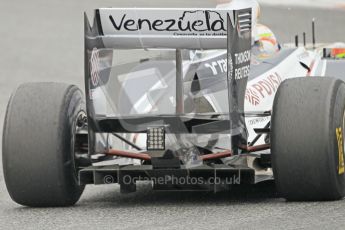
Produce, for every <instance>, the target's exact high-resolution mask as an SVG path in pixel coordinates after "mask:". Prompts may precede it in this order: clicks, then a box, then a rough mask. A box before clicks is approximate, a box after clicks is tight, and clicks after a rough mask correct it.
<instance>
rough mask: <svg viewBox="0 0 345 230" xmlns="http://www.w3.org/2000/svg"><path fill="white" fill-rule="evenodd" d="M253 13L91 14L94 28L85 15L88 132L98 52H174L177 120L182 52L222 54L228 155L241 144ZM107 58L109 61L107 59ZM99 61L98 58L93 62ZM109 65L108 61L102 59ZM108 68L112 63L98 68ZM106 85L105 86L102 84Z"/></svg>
mask: <svg viewBox="0 0 345 230" xmlns="http://www.w3.org/2000/svg"><path fill="white" fill-rule="evenodd" d="M251 29H252V9H250V8H248V9H241V10H227V9H176V8H172V9H162V8H157V9H153V8H146V9H139V8H134V9H129V8H123V9H119V8H100V9H97V10H95V16H94V20H93V24H92V25H90V22H89V20H88V17H87V16H86V14H85V86H86V94H87V95H88V97H87V99H88V101H87V107H88V116H89V118H90V122H94V123H93V124H92V123H91V127H92V128H93V129H96V130H97V129H98V130H97V131H100V132H102V130H99V125H98V124H97V120H96V119H93V118H94V112H93V109H92V102H91V101H90V100H91V99H90V96H89V95H90V87H89V86H90V85H91V84H90V82H91V81H92V79H93V77H94V76H97V77H98V75H99V77H100V78H103V79H105V78H109V72H106V71H103V72H99V73H98V72H97V71H98V68H95V66H97V64H95V58H93V57H94V56H95V55H93V54H95V52H97V50H98V49H151V48H152V49H176V115H177V116H183V115H184V109H183V108H184V104H183V103H184V99H183V95H184V93H183V88H184V87H183V68H182V65H183V63H182V56H181V49H191V50H196V49H197V50H203V49H227V51H228V52H227V53H228V55H227V66H226V69H227V70H226V71H227V80H228V81H227V82H228V97H229V126H228V128H229V127H230V134H231V136H232V141H231V143H232V146H233V148H232V150H233V152H234V153H236V152H237V149H236V146H238V145H239V144H246V143H247V141H246V139H247V137H246V127H245V122H244V94H245V90H246V85H247V79H248V76H249V70H250V57H251V52H250V50H251V41H252V34H251ZM109 56H111V55H109ZM98 59H99V58H97V60H98ZM102 60H109V62H112V59H111V58H102ZM101 65H103V66H111V63H106V64H104V63H101ZM103 82H105V80H103Z"/></svg>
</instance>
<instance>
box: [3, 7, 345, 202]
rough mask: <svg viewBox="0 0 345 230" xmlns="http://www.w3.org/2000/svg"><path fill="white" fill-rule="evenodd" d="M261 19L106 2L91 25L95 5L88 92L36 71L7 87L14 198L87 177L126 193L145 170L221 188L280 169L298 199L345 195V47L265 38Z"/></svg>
mask: <svg viewBox="0 0 345 230" xmlns="http://www.w3.org/2000/svg"><path fill="white" fill-rule="evenodd" d="M256 26H257V25H256V24H255V23H253V11H252V9H251V8H244V9H222V8H215V9H177V8H174V9H162V8H159V9H155V8H145V9H143V8H135V9H130V8H122V9H119V8H100V9H97V10H95V15H94V19H93V23H92V25H91V24H90V23H89V19H88V17H87V16H86V15H85V95H86V96H85V97H84V96H83V93H82V91H81V90H80V89H78V88H77V87H76V86H73V85H67V84H62V83H27V84H23V85H21V86H19V87H18V88H17V89H16V90H15V92H14V93H13V95H12V97H11V99H10V101H9V104H8V107H7V113H6V118H5V124H4V132H3V169H4V177H5V181H6V185H7V189H8V192H9V194H10V195H11V197H12V199H13V200H14V201H15V202H17V203H19V204H21V205H26V206H34V207H36V206H43V207H46V206H68V205H73V204H75V203H76V202H77V201H78V199H79V198H80V196H81V194H82V192H83V190H84V187H85V185H87V184H113V183H117V184H119V185H120V189H121V192H124V193H126V192H127V193H128V192H134V191H135V190H136V183H137V182H138V181H152V185H153V189H156V190H214V191H219V190H220V189H226V188H231V187H233V186H238V185H242V184H256V183H260V182H263V181H269V180H274V181H275V183H276V186H277V190H278V192H279V193H280V195H281V196H282V197H284V198H286V199H287V200H337V199H341V198H342V197H344V195H345V165H344V137H343V132H344V128H345V83H344V82H343V81H342V80H341V79H343V78H342V77H345V76H342V75H343V73H345V65H344V62H343V61H342V60H341V59H342V58H343V56H342V54H344V53H345V52H344V51H345V50H344V49H341V47H340V48H339V47H336V48H334V47H333V48H327V47H326V46H325V47H322V49H319V48H311V49H306V48H305V47H293V48H291V47H290V48H287V47H285V46H283V45H279V44H278V49H277V50H274V52H267V51H265V50H262V46H260V44H259V43H258V41H256V40H255V38H253V36H252V31H253V30H255V27H256ZM266 40H267V41H269V42H270V40H269V39H266ZM326 76H331V77H326Z"/></svg>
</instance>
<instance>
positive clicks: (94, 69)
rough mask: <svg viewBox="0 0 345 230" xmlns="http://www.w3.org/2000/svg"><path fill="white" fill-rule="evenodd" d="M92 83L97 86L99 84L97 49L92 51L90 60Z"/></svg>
mask: <svg viewBox="0 0 345 230" xmlns="http://www.w3.org/2000/svg"><path fill="white" fill-rule="evenodd" d="M90 73H91V83H92V85H93V86H95V87H96V86H97V85H98V83H99V79H100V78H99V52H98V50H97V49H96V48H94V49H93V50H92V53H91V58H90Z"/></svg>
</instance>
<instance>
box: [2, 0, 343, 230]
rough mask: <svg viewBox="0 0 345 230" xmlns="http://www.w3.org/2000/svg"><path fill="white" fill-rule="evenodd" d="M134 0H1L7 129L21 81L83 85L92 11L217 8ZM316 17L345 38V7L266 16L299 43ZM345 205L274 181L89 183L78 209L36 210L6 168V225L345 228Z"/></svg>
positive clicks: (321, 34)
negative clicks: (286, 191) (181, 185)
mask: <svg viewBox="0 0 345 230" xmlns="http://www.w3.org/2000/svg"><path fill="white" fill-rule="evenodd" d="M133 2H134V1H115V0H113V1H104V0H101V1H93V0H83V1H76V0H74V1H67V0H64V1H57V0H51V1H45V0H31V1H19V0H11V1H5V0H1V1H0V49H1V55H0V130H2V121H3V117H4V113H5V107H6V104H7V101H8V99H9V96H10V94H11V92H12V90H13V89H14V88H15V87H16V86H18V85H19V84H20V83H22V82H28V81H58V82H68V83H72V84H77V85H79V86H80V87H81V88H83V84H82V82H83V11H84V10H87V9H93V8H97V7H101V6H117V7H120V6H121V7H124V6H137V7H140V6H152V7H157V6H158V7H159V6H161V7H162V6H166V7H188V6H189V7H195V6H197V7H203V6H212V3H211V1H205V2H203V1H195V0H188V1H182V0H174V1H169V2H168V1H163V0H162V1H157V0H155V1H153V0H151V1H136V4H134V3H133ZM277 2H278V1H277ZM312 18H317V38H318V41H319V42H334V41H344V40H345V39H344V38H345V30H344V27H343V23H344V22H345V11H336V10H323V9H320V8H295V7H292V8H288V7H286V6H284V7H279V6H274V7H273V6H269V7H263V9H262V19H261V22H262V23H264V24H266V25H269V26H270V27H271V28H272V29H273V30H274V31H275V32H276V35H277V36H278V38H279V39H280V40H281V42H291V41H293V36H294V35H295V34H297V33H298V34H302V33H303V32H304V31H305V32H307V33H308V34H310V31H311V28H310V21H311V20H312ZM309 37H310V36H309ZM42 103H44V101H42ZM27 135H28V136H30V135H32V134H30V133H28V134H27ZM0 145H1V143H0ZM42 174H43V175H44V172H42ZM291 179H293V178H291ZM344 207H345V201H344V200H343V201H337V202H304V203H291V202H285V201H284V199H281V198H279V197H277V196H276V195H275V192H274V186H273V185H272V184H266V185H260V186H251V187H246V188H242V189H236V190H234V191H232V192H222V193H218V194H213V193H205V192H202V193H200V192H156V191H152V190H151V189H150V187H149V186H148V185H141V186H139V187H138V191H137V192H136V193H133V194H129V195H121V194H120V192H119V187H118V186H116V185H111V186H88V187H87V189H86V190H85V193H84V194H83V196H82V198H81V200H80V201H79V202H78V204H77V205H76V206H75V207H71V208H43V209H38V208H35V209H34V208H26V207H21V206H19V205H17V204H15V203H14V202H12V201H11V199H10V197H9V196H8V194H7V191H6V187H5V184H4V180H3V176H2V170H0V229H62V228H63V229H278V228H279V229H302V228H303V229H344V228H345V227H344V226H345V216H344Z"/></svg>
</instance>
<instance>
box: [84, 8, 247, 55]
mask: <svg viewBox="0 0 345 230" xmlns="http://www.w3.org/2000/svg"><path fill="white" fill-rule="evenodd" d="M235 15H236V17H235ZM228 16H229V17H230V18H231V23H232V25H233V26H232V30H234V29H235V26H238V27H239V29H240V30H241V32H243V31H246V30H250V29H251V26H252V21H251V10H250V9H248V10H238V11H232V10H226V9H176V8H175V9H174V8H172V9H162V8H145V9H143V8H134V9H133V8H121V9H120V8H100V9H97V10H95V17H94V24H93V26H92V27H90V25H88V27H89V31H88V32H89V33H88V35H90V36H93V37H95V38H96V37H97V38H99V39H101V40H102V43H103V45H104V47H106V48H114V49H136V48H139V49H141V48H143V49H146V48H180V49H226V47H227V17H228ZM86 24H89V23H88V20H87V18H86Z"/></svg>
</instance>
